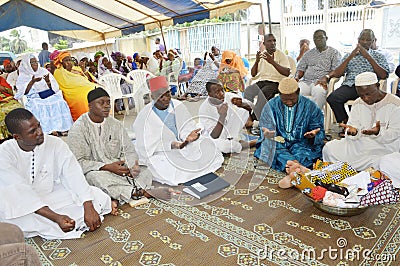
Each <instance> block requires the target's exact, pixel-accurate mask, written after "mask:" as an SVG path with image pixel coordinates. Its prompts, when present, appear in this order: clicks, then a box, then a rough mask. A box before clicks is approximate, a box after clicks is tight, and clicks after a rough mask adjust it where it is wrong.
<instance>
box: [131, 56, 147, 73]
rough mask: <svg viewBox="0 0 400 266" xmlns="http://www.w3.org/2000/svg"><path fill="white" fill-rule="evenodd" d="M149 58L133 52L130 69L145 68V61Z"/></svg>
mask: <svg viewBox="0 0 400 266" xmlns="http://www.w3.org/2000/svg"><path fill="white" fill-rule="evenodd" d="M148 60H149V59H148V58H146V57H144V58H143V57H141V56H140V55H139V53H134V54H133V62H132V70H135V69H144V70H147V61H148Z"/></svg>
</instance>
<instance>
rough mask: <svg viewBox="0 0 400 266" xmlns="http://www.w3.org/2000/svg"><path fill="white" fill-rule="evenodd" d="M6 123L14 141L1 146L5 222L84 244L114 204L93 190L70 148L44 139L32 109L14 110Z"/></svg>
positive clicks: (0, 216) (0, 215)
mask: <svg viewBox="0 0 400 266" xmlns="http://www.w3.org/2000/svg"><path fill="white" fill-rule="evenodd" d="M5 121H6V125H7V128H8V129H9V131H10V132H11V133H12V134H13V137H14V139H12V140H8V141H6V142H4V143H3V144H2V145H0V160H1V162H2V163H1V164H0V172H1V179H0V201H1V205H0V221H1V222H7V223H12V224H15V225H17V226H19V227H20V228H21V229H22V231H23V232H24V235H25V237H33V236H41V237H43V238H45V239H70V238H79V237H80V236H81V234H82V233H83V231H86V230H89V229H90V231H94V230H96V229H97V228H99V227H100V226H101V220H102V219H103V217H102V215H104V214H107V213H110V211H111V199H110V197H109V196H107V194H105V193H104V192H103V191H101V190H100V189H98V188H95V187H91V186H89V185H88V183H87V182H86V180H85V177H84V175H83V173H82V170H81V168H80V166H79V164H78V162H77V161H76V159H75V157H74V155H73V154H72V152H71V151H70V149H69V148H68V146H67V144H66V143H65V142H64V141H62V140H61V139H59V138H57V137H53V136H47V135H43V132H42V130H41V127H40V124H39V122H38V121H37V120H36V118H35V117H34V116H33V115H32V113H30V112H29V111H28V110H26V109H22V108H18V109H14V110H13V111H12V112H10V113H9V114H8V115H7V117H6V119H5Z"/></svg>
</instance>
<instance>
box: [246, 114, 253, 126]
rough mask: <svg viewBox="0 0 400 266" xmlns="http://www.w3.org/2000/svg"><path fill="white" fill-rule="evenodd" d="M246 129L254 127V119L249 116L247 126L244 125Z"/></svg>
mask: <svg viewBox="0 0 400 266" xmlns="http://www.w3.org/2000/svg"><path fill="white" fill-rule="evenodd" d="M244 126H245V127H246V128H251V127H252V126H253V119H251V117H250V116H249V118H248V119H247V121H246V124H244Z"/></svg>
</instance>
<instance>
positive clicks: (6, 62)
mask: <svg viewBox="0 0 400 266" xmlns="http://www.w3.org/2000/svg"><path fill="white" fill-rule="evenodd" d="M8 64H11V61H10V60H8V59H6V60H4V61H3V66H4V67H6V66H7V65H8Z"/></svg>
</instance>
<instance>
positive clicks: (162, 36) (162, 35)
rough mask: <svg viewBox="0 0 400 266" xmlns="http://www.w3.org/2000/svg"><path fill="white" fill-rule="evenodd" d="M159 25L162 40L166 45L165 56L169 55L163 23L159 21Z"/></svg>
mask: <svg viewBox="0 0 400 266" xmlns="http://www.w3.org/2000/svg"><path fill="white" fill-rule="evenodd" d="M158 23H159V24H160V30H161V38H162V40H163V43H164V47H165V54H167V53H168V52H167V51H168V50H167V44H166V43H165V38H164V32H163V28H162V23H161V21H158Z"/></svg>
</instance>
